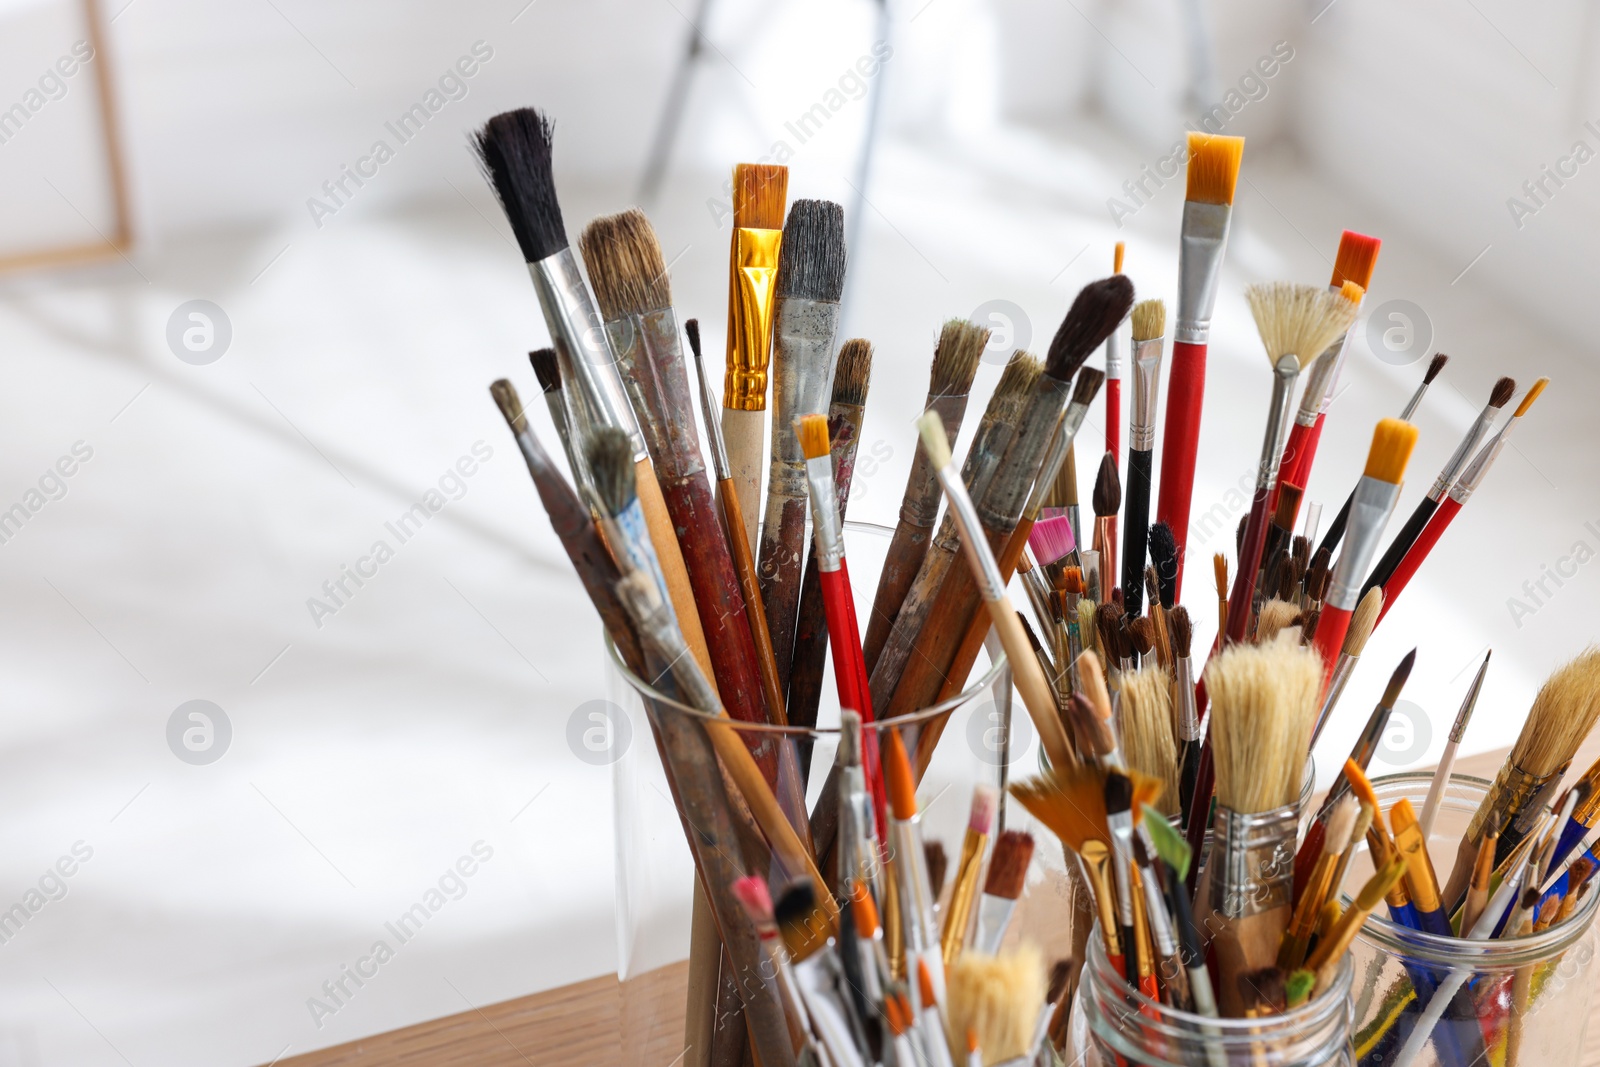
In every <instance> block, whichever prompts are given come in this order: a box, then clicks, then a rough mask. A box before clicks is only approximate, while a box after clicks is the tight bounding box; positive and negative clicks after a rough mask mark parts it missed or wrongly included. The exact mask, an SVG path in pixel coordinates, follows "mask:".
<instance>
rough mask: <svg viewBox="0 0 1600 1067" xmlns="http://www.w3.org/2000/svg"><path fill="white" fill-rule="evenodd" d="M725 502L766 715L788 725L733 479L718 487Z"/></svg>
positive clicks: (726, 522) (729, 537) (728, 531)
mask: <svg viewBox="0 0 1600 1067" xmlns="http://www.w3.org/2000/svg"><path fill="white" fill-rule="evenodd" d="M717 492H718V494H719V495H720V496H721V498H722V520H723V522H724V524H725V525H726V530H727V533H728V546H729V549H730V558H731V559H732V561H733V570H734V573H735V574H736V575H737V576H738V579H739V589H740V592H741V593H743V595H744V609H745V617H744V622H745V625H747V626H748V627H749V629H750V638H751V641H752V642H753V643H754V646H755V654H756V663H757V667H758V669H759V671H760V674H761V691H762V693H763V694H764V695H765V696H766V701H767V714H768V716H769V717H770V719H771V721H772V722H776V723H787V722H788V721H789V716H788V712H787V709H786V707H785V704H784V699H783V687H782V686H781V685H779V684H778V666H777V663H776V662H774V660H773V657H772V637H771V635H770V634H768V633H767V610H766V608H765V607H764V606H763V605H762V603H761V582H760V581H759V580H758V579H757V578H756V561H755V558H754V557H753V556H751V555H750V544H749V542H748V541H745V540H744V539H743V537H742V536H735V534H736V533H737V532H740V531H743V530H744V512H743V511H741V510H740V504H739V494H738V492H737V491H736V489H735V487H734V484H733V479H732V478H727V479H724V480H723V481H721V482H719V483H717Z"/></svg>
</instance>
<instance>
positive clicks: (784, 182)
mask: <svg viewBox="0 0 1600 1067" xmlns="http://www.w3.org/2000/svg"><path fill="white" fill-rule="evenodd" d="M788 202H789V168H788V167H782V166H777V165H775V164H767V163H740V164H738V165H736V166H735V167H734V168H733V224H734V225H735V226H738V227H740V228H742V229H752V230H778V229H782V228H783V208H784V205H785V204H787V203H788Z"/></svg>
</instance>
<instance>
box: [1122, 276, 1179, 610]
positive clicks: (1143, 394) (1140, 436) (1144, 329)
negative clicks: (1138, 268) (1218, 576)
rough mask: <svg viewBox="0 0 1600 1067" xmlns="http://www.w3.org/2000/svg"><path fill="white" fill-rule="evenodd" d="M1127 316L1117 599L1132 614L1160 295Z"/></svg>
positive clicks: (1145, 530)
mask: <svg viewBox="0 0 1600 1067" xmlns="http://www.w3.org/2000/svg"><path fill="white" fill-rule="evenodd" d="M1131 317H1132V319H1133V410H1132V415H1131V417H1130V419H1129V427H1128V485H1127V492H1126V494H1125V496H1126V500H1127V510H1126V512H1125V513H1124V514H1123V516H1122V522H1123V528H1122V599H1123V603H1124V605H1125V606H1126V607H1127V609H1128V614H1130V615H1137V614H1139V612H1140V611H1141V610H1143V607H1142V605H1143V598H1142V594H1143V592H1144V560H1145V548H1146V546H1147V545H1148V544H1149V538H1150V481H1151V478H1152V476H1153V475H1154V472H1155V466H1154V461H1155V447H1156V410H1157V409H1158V407H1159V406H1160V405H1159V401H1160V396H1161V346H1162V344H1163V343H1165V335H1166V330H1167V307H1166V305H1165V304H1163V303H1162V302H1161V301H1159V300H1142V301H1140V302H1139V303H1137V304H1135V305H1134V306H1133V314H1132V316H1131ZM1169 532H1170V531H1169ZM1174 577H1176V575H1174Z"/></svg>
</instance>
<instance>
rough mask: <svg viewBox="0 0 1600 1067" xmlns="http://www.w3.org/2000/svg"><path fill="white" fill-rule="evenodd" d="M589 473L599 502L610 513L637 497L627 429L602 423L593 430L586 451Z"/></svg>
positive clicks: (617, 512) (614, 515)
mask: <svg viewBox="0 0 1600 1067" xmlns="http://www.w3.org/2000/svg"><path fill="white" fill-rule="evenodd" d="M585 458H587V459H588V461H589V477H590V480H591V481H592V482H593V483H594V489H595V494H596V495H597V496H599V497H600V504H601V506H602V507H604V508H605V509H606V513H607V514H608V515H611V516H612V517H616V516H617V515H620V514H622V512H623V511H624V510H625V509H626V508H627V507H628V506H629V505H630V504H632V503H633V502H634V501H635V500H636V499H638V495H637V490H636V488H635V485H634V471H633V442H632V441H631V440H630V439H629V437H628V434H627V431H625V430H619V429H617V428H616V427H615V426H602V427H600V428H599V429H597V430H596V431H595V432H594V436H593V437H591V438H590V440H589V447H588V449H587V451H586V453H585Z"/></svg>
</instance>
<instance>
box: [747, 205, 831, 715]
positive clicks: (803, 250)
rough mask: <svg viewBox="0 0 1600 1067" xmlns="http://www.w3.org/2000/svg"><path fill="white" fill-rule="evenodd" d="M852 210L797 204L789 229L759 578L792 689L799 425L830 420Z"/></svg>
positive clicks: (800, 491) (802, 487) (782, 675)
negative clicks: (847, 217) (804, 419)
mask: <svg viewBox="0 0 1600 1067" xmlns="http://www.w3.org/2000/svg"><path fill="white" fill-rule="evenodd" d="M844 255H845V253H844V209H843V208H841V207H840V206H839V205H838V204H834V203H831V202H829V201H826V200H796V201H795V202H794V205H793V206H792V207H791V208H790V209H789V218H788V221H787V222H785V223H784V227H783V252H782V254H781V255H780V257H779V259H778V306H777V311H776V315H775V318H774V320H773V327H772V346H773V353H772V358H773V379H772V403H773V408H774V410H773V418H772V463H771V467H770V469H769V470H768V472H767V506H766V511H765V512H764V513H763V516H762V518H763V521H762V524H761V548H760V551H758V552H757V553H756V573H757V575H758V576H759V577H760V578H761V597H762V601H763V602H764V603H765V605H766V609H767V630H768V632H770V633H771V634H772V655H773V658H774V659H776V660H777V663H778V679H779V681H781V682H782V683H783V686H784V689H785V691H787V689H788V683H789V668H790V666H791V665H792V664H793V662H794V630H795V614H796V612H797V610H798V609H799V605H800V580H801V576H802V568H801V562H802V560H803V559H804V557H805V541H806V510H807V505H806V480H807V474H806V471H807V465H806V457H805V456H803V455H802V454H801V453H800V448H799V444H798V442H797V441H796V440H795V436H794V422H795V420H796V419H798V418H801V417H810V416H812V415H815V416H817V417H819V418H823V417H824V416H825V415H826V411H827V404H828V392H829V385H830V383H831V382H832V380H833V363H834V357H835V355H836V350H835V348H834V334H835V332H836V331H837V329H838V325H839V298H840V296H842V295H843V293H844Z"/></svg>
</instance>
